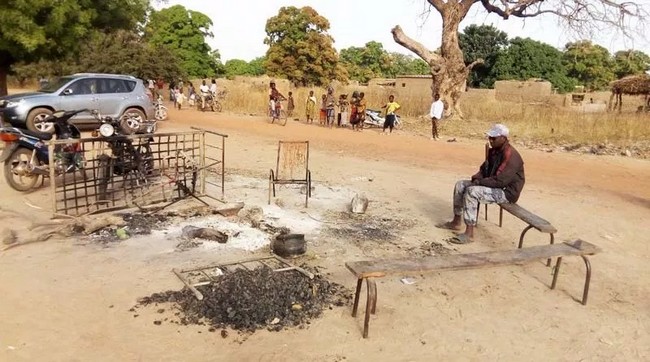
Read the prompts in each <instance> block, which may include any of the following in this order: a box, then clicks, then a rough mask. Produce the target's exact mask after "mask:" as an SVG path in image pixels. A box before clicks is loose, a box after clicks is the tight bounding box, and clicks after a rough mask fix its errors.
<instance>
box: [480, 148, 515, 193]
mask: <svg viewBox="0 0 650 362" xmlns="http://www.w3.org/2000/svg"><path fill="white" fill-rule="evenodd" d="M480 173H481V175H482V178H481V179H480V180H479V185H481V186H487V187H493V188H498V189H503V191H504V193H505V194H506V198H507V199H508V201H510V202H511V203H515V202H517V200H519V195H520V194H521V190H522V189H523V188H524V183H526V177H525V176H524V160H522V158H521V155H520V154H519V152H517V150H516V149H515V148H514V147H512V146H511V145H510V143H508V142H507V143H505V144H504V145H503V147H501V149H499V150H497V149H494V148H492V149H490V151H489V152H488V158H487V160H486V161H485V162H483V164H482V165H481V169H480Z"/></svg>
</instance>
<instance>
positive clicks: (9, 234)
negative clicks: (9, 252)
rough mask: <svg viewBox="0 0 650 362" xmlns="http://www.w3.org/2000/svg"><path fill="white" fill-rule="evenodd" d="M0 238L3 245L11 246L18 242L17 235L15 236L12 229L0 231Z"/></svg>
mask: <svg viewBox="0 0 650 362" xmlns="http://www.w3.org/2000/svg"><path fill="white" fill-rule="evenodd" d="M0 237H1V238H2V243H3V244H5V245H11V244H15V243H16V242H18V235H17V234H16V231H15V230H12V229H7V228H5V229H2V232H1V233H0Z"/></svg>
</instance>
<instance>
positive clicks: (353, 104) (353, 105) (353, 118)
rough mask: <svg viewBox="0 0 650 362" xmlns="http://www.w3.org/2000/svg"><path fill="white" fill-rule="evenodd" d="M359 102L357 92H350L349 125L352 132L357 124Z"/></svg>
mask: <svg viewBox="0 0 650 362" xmlns="http://www.w3.org/2000/svg"><path fill="white" fill-rule="evenodd" d="M358 102H359V92H357V91H354V92H352V99H351V100H350V124H351V125H352V130H353V131H354V128H355V125H356V124H357V104H358Z"/></svg>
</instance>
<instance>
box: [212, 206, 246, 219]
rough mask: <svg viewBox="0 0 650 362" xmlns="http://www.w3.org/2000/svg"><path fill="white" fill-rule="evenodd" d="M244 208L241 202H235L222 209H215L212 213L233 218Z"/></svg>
mask: <svg viewBox="0 0 650 362" xmlns="http://www.w3.org/2000/svg"><path fill="white" fill-rule="evenodd" d="M243 208H244V203H243V202H237V203H234V204H228V205H226V206H224V207H222V208H219V209H215V210H214V212H215V213H217V214H219V215H221V216H225V217H229V216H235V215H237V214H238V213H239V211H240V210H241V209H243Z"/></svg>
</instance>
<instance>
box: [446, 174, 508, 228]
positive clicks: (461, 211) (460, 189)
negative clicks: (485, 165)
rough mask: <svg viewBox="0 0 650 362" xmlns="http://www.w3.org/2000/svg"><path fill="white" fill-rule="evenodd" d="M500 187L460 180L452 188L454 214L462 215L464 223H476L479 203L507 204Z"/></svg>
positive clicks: (473, 224)
mask: <svg viewBox="0 0 650 362" xmlns="http://www.w3.org/2000/svg"><path fill="white" fill-rule="evenodd" d="M507 203H508V199H506V194H505V193H504V192H503V190H502V189H495V188H491V187H485V186H478V185H472V181H469V180H461V181H458V182H456V187H455V188H454V215H456V216H463V220H465V225H472V226H475V225H476V217H477V215H478V207H479V204H507Z"/></svg>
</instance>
